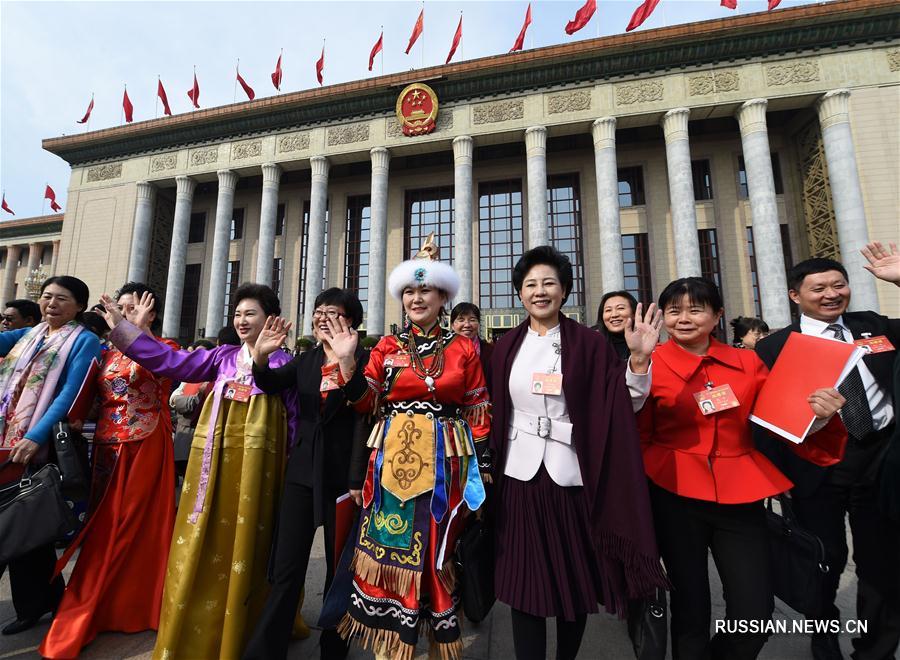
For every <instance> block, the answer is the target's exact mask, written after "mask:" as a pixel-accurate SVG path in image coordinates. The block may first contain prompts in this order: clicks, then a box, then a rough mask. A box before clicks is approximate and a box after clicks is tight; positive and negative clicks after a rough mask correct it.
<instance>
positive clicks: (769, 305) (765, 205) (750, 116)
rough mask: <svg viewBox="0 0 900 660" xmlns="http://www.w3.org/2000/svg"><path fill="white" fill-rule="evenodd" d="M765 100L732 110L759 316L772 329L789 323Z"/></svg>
mask: <svg viewBox="0 0 900 660" xmlns="http://www.w3.org/2000/svg"><path fill="white" fill-rule="evenodd" d="M767 104H768V101H766V99H752V100H750V101H747V102H746V103H744V104H742V105H741V107H740V108H738V110H737V112H736V113H735V114H736V116H737V120H738V124H739V125H740V128H741V149H742V150H743V152H744V167H745V169H746V172H747V190H748V191H749V193H750V211H751V214H752V216H753V250H754V252H755V254H756V276H757V278H758V281H759V297H760V307H761V309H762V316H763V319H764V320H765V321H766V323H768V324H769V326H770V327H771V328H773V329H774V328H784V327H786V326H788V325H790V323H791V309H790V305H789V304H788V297H787V275H786V274H785V272H784V251H783V249H782V246H781V226H780V223H779V222H778V205H777V203H776V201H775V177H774V176H773V175H772V155H771V151H770V149H769V132H768V129H767V127H766V105H767Z"/></svg>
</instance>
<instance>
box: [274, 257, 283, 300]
mask: <svg viewBox="0 0 900 660" xmlns="http://www.w3.org/2000/svg"><path fill="white" fill-rule="evenodd" d="M283 277H284V259H282V258H281V257H276V258H275V259H273V260H272V291H274V292H275V295H276V296H278V297H279V298H280V297H281V280H282V278H283Z"/></svg>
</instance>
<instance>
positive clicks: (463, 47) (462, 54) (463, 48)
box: [459, 9, 466, 60]
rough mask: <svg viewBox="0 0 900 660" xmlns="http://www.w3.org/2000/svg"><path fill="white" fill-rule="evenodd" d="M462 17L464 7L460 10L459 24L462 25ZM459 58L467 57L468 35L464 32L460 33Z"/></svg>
mask: <svg viewBox="0 0 900 660" xmlns="http://www.w3.org/2000/svg"><path fill="white" fill-rule="evenodd" d="M462 18H463V13H462V9H460V10H459V25H460V27H462ZM459 59H460V60H464V59H466V35H465V34H464V33H460V35H459Z"/></svg>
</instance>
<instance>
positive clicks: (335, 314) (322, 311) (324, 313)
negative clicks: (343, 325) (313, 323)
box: [312, 309, 347, 319]
mask: <svg viewBox="0 0 900 660" xmlns="http://www.w3.org/2000/svg"><path fill="white" fill-rule="evenodd" d="M312 315H313V318H315V317H317V316H318V317H319V318H322V317H323V316H327V317H328V318H330V319H336V318H337V317H339V316H343V317H344V318H347V315H346V314H341V313H340V312H337V311H335V310H333V309H329V310H325V309H317V310H315V311H313V313H312Z"/></svg>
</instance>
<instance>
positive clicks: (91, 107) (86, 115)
mask: <svg viewBox="0 0 900 660" xmlns="http://www.w3.org/2000/svg"><path fill="white" fill-rule="evenodd" d="M93 111H94V95H93V94H91V102H90V103H88V107H87V112H85V113H84V117H82V118H81V119H78V120H76V121H75V123H76V124H86V123H87V120H88V119H90V118H91V113H92V112H93Z"/></svg>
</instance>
